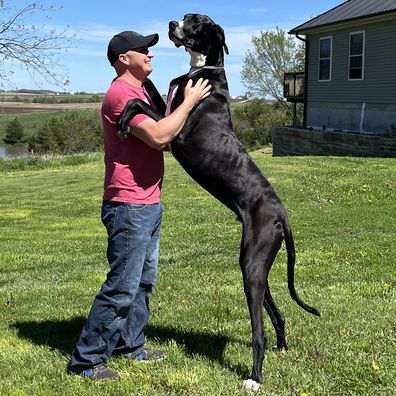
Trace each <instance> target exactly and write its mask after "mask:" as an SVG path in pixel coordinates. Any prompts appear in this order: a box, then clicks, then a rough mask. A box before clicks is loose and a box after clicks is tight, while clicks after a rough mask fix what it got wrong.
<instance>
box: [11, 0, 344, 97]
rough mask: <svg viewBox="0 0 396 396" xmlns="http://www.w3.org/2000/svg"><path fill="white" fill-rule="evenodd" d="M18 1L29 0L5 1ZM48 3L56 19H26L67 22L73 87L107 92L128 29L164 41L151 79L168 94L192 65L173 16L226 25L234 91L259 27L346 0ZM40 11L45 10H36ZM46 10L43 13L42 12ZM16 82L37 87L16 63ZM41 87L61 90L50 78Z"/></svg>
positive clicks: (238, 90) (290, 22)
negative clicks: (111, 53)
mask: <svg viewBox="0 0 396 396" xmlns="http://www.w3.org/2000/svg"><path fill="white" fill-rule="evenodd" d="M5 2H6V3H7V2H8V3H9V4H10V3H11V2H12V4H13V5H15V6H22V5H24V4H26V1H22V0H5ZM41 2H42V3H44V4H48V5H54V6H56V7H62V8H61V9H59V10H57V11H55V12H53V13H50V15H51V19H50V20H46V19H45V18H43V17H33V16H32V17H29V18H28V19H26V23H28V24H29V23H32V24H33V23H35V24H37V23H40V22H45V23H46V24H47V25H49V27H51V28H52V27H55V28H57V29H59V30H61V29H63V28H64V27H66V26H68V27H69V28H68V29H69V34H70V35H72V34H75V35H76V39H75V40H74V41H73V47H72V48H71V49H70V50H69V51H68V52H67V53H66V54H64V55H62V57H61V62H62V63H63V64H64V65H65V66H66V68H67V70H68V77H69V80H70V85H69V86H68V87H67V90H69V91H86V92H105V91H106V89H107V87H108V86H109V84H110V82H111V80H112V79H113V77H114V69H113V68H112V67H111V66H110V64H109V63H108V61H107V58H106V51H107V44H108V42H109V40H110V39H111V37H112V36H113V35H114V34H116V33H118V32H121V31H123V30H134V31H137V32H139V33H141V34H151V33H155V32H156V33H159V35H160V41H159V43H158V44H157V45H156V46H155V47H153V48H152V52H153V54H154V59H153V61H152V65H153V68H154V71H153V73H152V74H151V76H150V77H151V79H152V80H153V81H154V82H155V84H156V85H157V87H158V89H159V91H160V92H161V93H166V92H167V89H168V83H169V81H170V80H171V79H172V78H174V77H176V76H178V75H181V74H183V73H186V72H187V70H188V64H189V56H188V54H187V53H186V52H185V51H183V50H182V49H181V48H176V47H175V46H174V45H173V43H171V42H170V41H169V39H168V37H167V30H168V23H169V21H170V20H180V19H182V18H183V15H184V14H186V13H200V14H206V15H208V16H210V17H211V18H212V19H213V20H214V21H215V22H216V23H218V24H220V25H221V26H222V27H223V29H224V30H225V34H226V42H227V45H228V48H229V51H230V54H229V55H228V56H226V59H225V66H226V72H227V77H228V81H229V87H230V94H231V95H232V96H237V95H241V94H243V93H244V92H245V90H244V87H243V85H242V83H241V79H240V72H241V69H242V65H243V59H244V56H245V53H246V50H247V49H249V48H251V47H252V45H251V38H252V36H253V35H259V34H260V31H263V30H268V29H273V28H275V26H279V27H281V28H282V29H285V30H287V31H288V30H290V29H291V28H293V27H295V26H298V25H300V24H301V23H303V22H306V21H307V20H309V19H310V18H311V17H312V16H314V15H318V14H321V13H323V12H325V11H327V10H329V9H331V8H333V7H335V6H337V5H339V4H340V3H342V0H321V1H317V0H298V1H297V0H267V1H263V0H244V1H236V0H216V1H215V0H196V1H190V0H183V1H182V0H178V1H163V0H158V1H157V0H150V1H133V0H129V1H120V0H116V1H108V0H107V1H103V0H96V1H95V0H61V1H58V0H53V1H51V0H48V1H46V0H45V1H41ZM37 15H40V14H37ZM41 15H42V14H41ZM13 82H14V84H15V85H16V86H17V88H37V85H35V84H34V83H33V82H32V81H31V79H30V78H29V76H28V75H26V74H25V73H23V72H22V71H21V70H20V69H19V67H14V76H13ZM40 88H48V89H55V90H60V89H59V88H56V87H54V86H50V85H49V84H48V83H42V84H41V85H40Z"/></svg>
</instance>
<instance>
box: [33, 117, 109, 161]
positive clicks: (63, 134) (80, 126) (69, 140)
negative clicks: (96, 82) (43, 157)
mask: <svg viewBox="0 0 396 396" xmlns="http://www.w3.org/2000/svg"><path fill="white" fill-rule="evenodd" d="M102 146H103V134H102V125H101V121H100V116H99V112H98V111H96V110H95V111H85V112H76V111H73V112H70V113H67V114H66V115H62V116H59V117H54V118H52V119H50V120H49V121H47V122H46V123H45V124H44V126H43V127H41V129H40V130H39V131H38V134H37V135H34V136H32V137H31V138H30V139H29V150H30V151H32V152H33V153H34V154H75V153H82V152H91V151H97V150H98V149H101V148H102Z"/></svg>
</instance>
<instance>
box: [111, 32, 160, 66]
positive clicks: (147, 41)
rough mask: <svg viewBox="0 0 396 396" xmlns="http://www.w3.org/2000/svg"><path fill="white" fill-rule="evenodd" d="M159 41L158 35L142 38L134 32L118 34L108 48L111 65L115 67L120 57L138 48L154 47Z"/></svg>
mask: <svg viewBox="0 0 396 396" xmlns="http://www.w3.org/2000/svg"><path fill="white" fill-rule="evenodd" d="M158 40H159V36H158V34H157V33H154V34H150V35H149V36H142V35H141V34H139V33H136V32H132V31H125V32H121V33H118V34H116V35H115V36H114V37H113V38H112V39H111V40H110V43H109V46H108V47H107V58H108V59H109V62H110V64H111V65H114V63H115V61H116V60H117V59H118V56H119V55H121V54H125V53H126V52H128V51H130V50H133V49H137V48H142V47H152V46H153V45H155V44H157V42H158Z"/></svg>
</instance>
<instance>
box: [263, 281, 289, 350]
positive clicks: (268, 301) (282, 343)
mask: <svg viewBox="0 0 396 396" xmlns="http://www.w3.org/2000/svg"><path fill="white" fill-rule="evenodd" d="M264 308H265V310H266V311H267V313H268V315H269V317H270V319H271V322H272V325H273V326H274V329H275V333H276V346H274V347H273V348H272V349H273V350H274V351H282V350H287V345H286V336H285V318H284V317H283V315H282V314H281V312H280V311H279V309H278V307H277V306H276V304H275V302H274V299H273V298H272V295H271V292H270V289H269V286H268V281H267V282H266V285H265V298H264Z"/></svg>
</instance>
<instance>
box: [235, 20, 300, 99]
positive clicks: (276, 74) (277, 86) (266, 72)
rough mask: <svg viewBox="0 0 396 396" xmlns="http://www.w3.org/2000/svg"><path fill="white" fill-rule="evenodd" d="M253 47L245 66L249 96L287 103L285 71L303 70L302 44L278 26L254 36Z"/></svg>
mask: <svg viewBox="0 0 396 396" xmlns="http://www.w3.org/2000/svg"><path fill="white" fill-rule="evenodd" d="M252 44H253V49H250V50H248V51H247V53H246V56H245V58H244V65H243V68H242V74H241V77H242V83H243V85H244V86H245V87H246V89H247V91H248V96H250V97H255V98H262V99H264V98H267V99H275V100H277V101H278V102H279V103H280V104H281V105H284V106H286V105H287V104H286V103H285V102H284V98H283V74H284V73H285V72H291V71H301V70H304V47H303V45H302V43H300V42H297V41H296V39H295V38H294V37H292V36H290V35H289V34H287V32H286V31H285V30H283V29H281V28H279V27H276V29H275V31H271V30H268V31H264V32H261V34H260V35H259V36H253V37H252Z"/></svg>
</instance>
